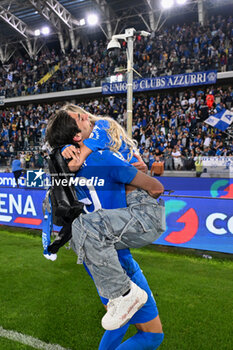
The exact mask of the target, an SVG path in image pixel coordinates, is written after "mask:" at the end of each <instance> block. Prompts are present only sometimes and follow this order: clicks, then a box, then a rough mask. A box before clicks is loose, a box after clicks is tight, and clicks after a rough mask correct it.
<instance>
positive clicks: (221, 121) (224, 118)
mask: <svg viewBox="0 0 233 350" xmlns="http://www.w3.org/2000/svg"><path fill="white" fill-rule="evenodd" d="M232 122H233V112H231V111H229V110H228V109H223V110H222V111H220V112H219V113H216V114H214V115H211V116H210V117H209V118H207V119H206V120H205V123H206V124H209V125H210V126H212V127H213V128H216V129H219V130H221V131H225V130H226V129H227V128H228V127H229V126H230V125H231V123H232Z"/></svg>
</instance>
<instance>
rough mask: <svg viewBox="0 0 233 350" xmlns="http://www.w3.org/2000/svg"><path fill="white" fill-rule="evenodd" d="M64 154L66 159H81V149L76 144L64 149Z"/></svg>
mask: <svg viewBox="0 0 233 350" xmlns="http://www.w3.org/2000/svg"><path fill="white" fill-rule="evenodd" d="M61 154H62V156H63V157H64V158H65V159H70V158H72V159H77V160H78V161H79V154H80V149H79V148H76V147H75V146H74V145H70V146H68V147H66V148H65V149H64V151H62V153H61Z"/></svg>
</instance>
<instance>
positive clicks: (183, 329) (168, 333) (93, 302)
mask: <svg viewBox="0 0 233 350" xmlns="http://www.w3.org/2000/svg"><path fill="white" fill-rule="evenodd" d="M133 256H134V258H135V259H136V260H137V261H138V262H139V264H140V266H141V268H142V269H143V272H144V274H145V276H146V277H147V279H148V282H149V284H150V286H151V289H152V291H153V293H154V296H155V299H156V301H157V304H158V308H159V311H160V317H161V320H162V323H163V328H164V333H165V340H164V343H163V344H162V345H161V347H160V349H161V350H232V349H233V338H232V334H233V331H232V319H233V307H232V306H233V305H232V304H233V279H232V276H233V262H232V261H223V260H217V259H213V260H205V259H203V258H198V257H189V256H184V255H177V254H171V253H162V252H158V251H155V250H154V249H153V248H147V249H140V250H133ZM0 303H1V304H0V305H1V306H0V327H2V328H4V329H5V330H13V331H17V332H20V333H22V334H25V335H29V336H32V337H34V338H37V339H39V340H41V341H43V342H45V343H51V344H59V345H60V346H62V347H64V348H66V349H72V350H97V349H98V343H99V341H100V339H101V336H102V334H103V332H104V331H103V329H102V328H101V325H100V320H101V318H102V316H103V315H104V309H103V307H102V304H101V303H100V300H99V298H98V296H97V293H96V290H95V287H94V284H93V282H92V280H91V279H90V277H89V276H88V275H87V273H86V271H85V270H84V268H83V266H80V265H77V264H76V256H75V254H74V253H73V252H72V251H71V250H67V249H65V248H62V249H61V251H60V252H59V255H58V259H57V261H56V262H51V261H48V260H46V259H45V258H44V257H43V255H42V246H41V239H40V237H38V236H32V235H28V234H24V233H22V231H20V230H17V231H16V230H15V229H12V228H11V229H7V231H6V230H5V229H2V230H1V231H0ZM134 332H135V331H134V327H133V326H131V328H130V330H129V331H128V333H127V336H131V335H132V334H134ZM0 349H2V350H22V349H23V350H30V349H33V348H32V347H30V346H27V345H22V344H20V343H18V342H14V341H12V340H9V339H6V338H3V337H0Z"/></svg>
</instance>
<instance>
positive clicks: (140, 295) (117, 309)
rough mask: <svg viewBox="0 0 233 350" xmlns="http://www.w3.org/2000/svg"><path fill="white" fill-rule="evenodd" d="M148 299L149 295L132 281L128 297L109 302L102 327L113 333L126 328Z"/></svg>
mask: <svg viewBox="0 0 233 350" xmlns="http://www.w3.org/2000/svg"><path fill="white" fill-rule="evenodd" d="M147 299H148V295H147V293H146V292H145V291H144V290H143V289H141V288H140V287H138V286H137V285H136V284H135V283H133V282H132V281H131V289H130V292H129V293H128V294H127V295H126V296H124V297H123V296H120V297H118V298H115V299H111V300H109V302H108V304H107V312H106V314H105V315H104V317H103V318H102V322H101V323H102V327H103V328H104V329H106V330H108V331H112V330H114V329H117V328H120V327H122V326H124V325H125V324H126V323H127V322H128V321H129V320H130V319H131V317H133V315H134V314H135V313H136V312H137V311H138V310H139V309H140V308H141V307H142V306H143V305H144V304H145V303H146V302H147Z"/></svg>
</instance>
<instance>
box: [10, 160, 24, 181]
mask: <svg viewBox="0 0 233 350" xmlns="http://www.w3.org/2000/svg"><path fill="white" fill-rule="evenodd" d="M22 170H23V169H22V168H21V163H20V160H19V156H16V157H15V159H14V160H13V162H12V172H13V174H14V177H15V181H16V184H17V187H19V178H20V176H21V174H22Z"/></svg>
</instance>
